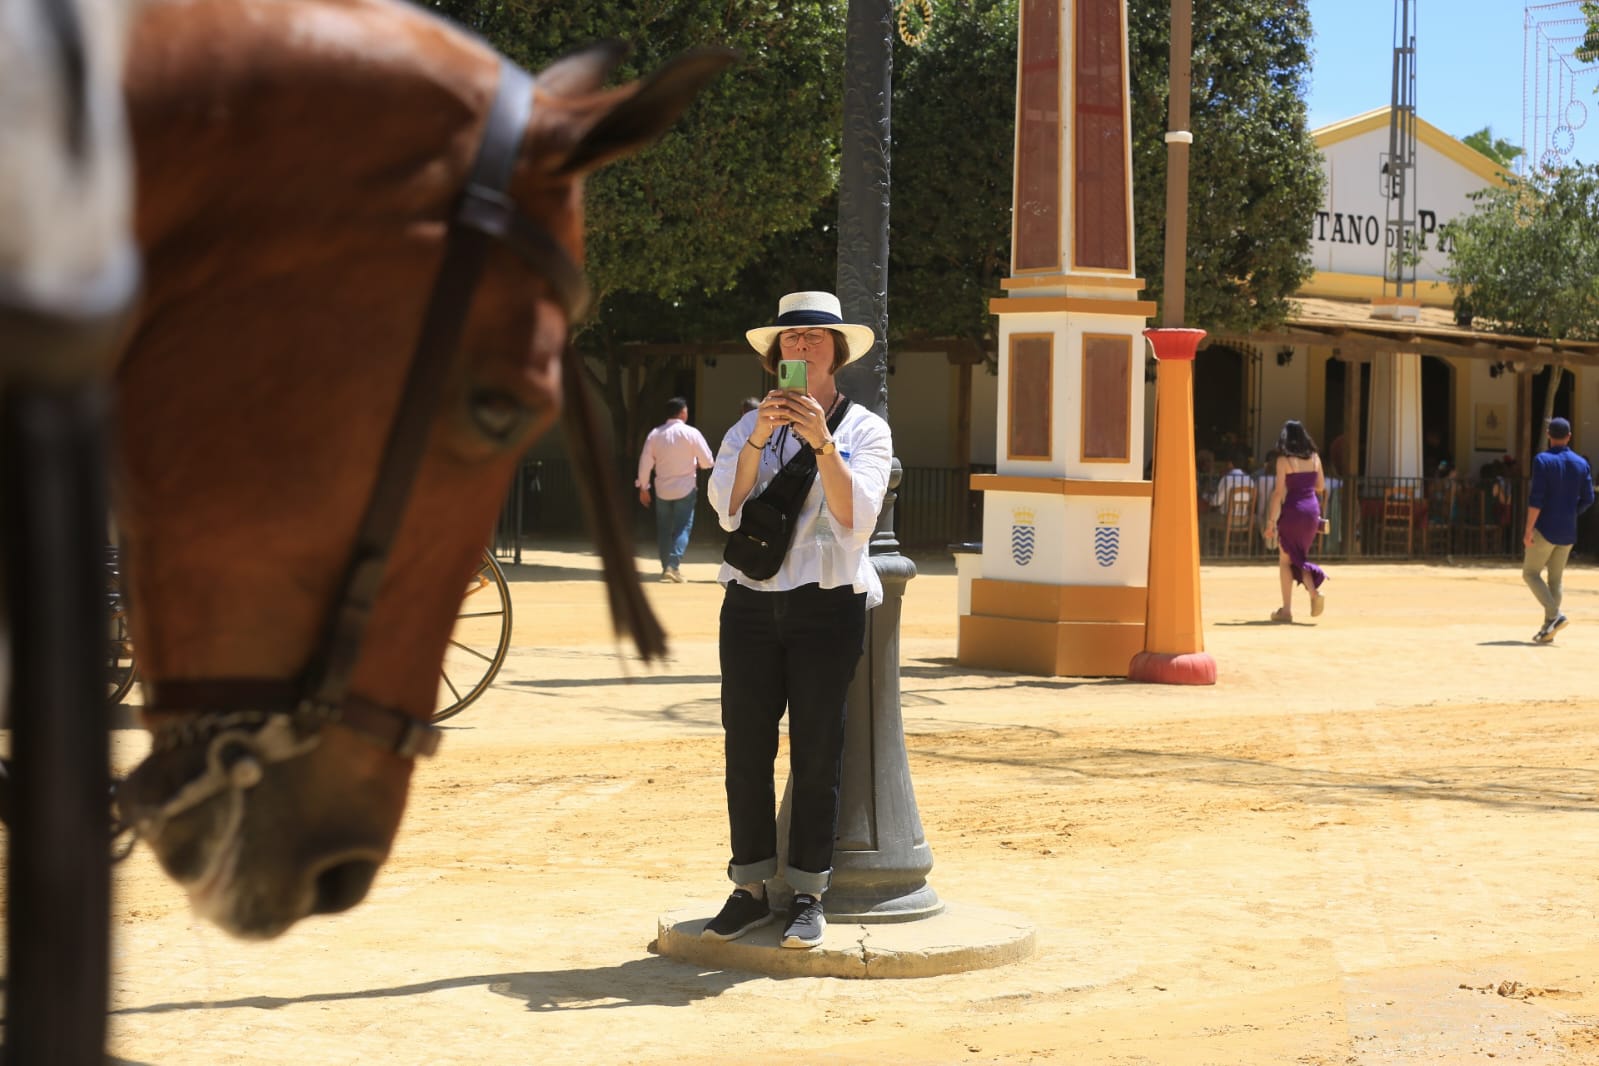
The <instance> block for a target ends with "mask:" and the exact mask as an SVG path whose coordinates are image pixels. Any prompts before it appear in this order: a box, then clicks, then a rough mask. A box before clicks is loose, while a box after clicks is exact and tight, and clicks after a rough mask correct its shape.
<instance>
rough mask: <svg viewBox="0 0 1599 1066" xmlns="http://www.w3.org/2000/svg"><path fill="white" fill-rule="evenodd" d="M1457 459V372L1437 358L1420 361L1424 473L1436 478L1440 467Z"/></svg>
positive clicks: (1423, 474)
mask: <svg viewBox="0 0 1599 1066" xmlns="http://www.w3.org/2000/svg"><path fill="white" fill-rule="evenodd" d="M1444 460H1448V461H1449V462H1451V463H1454V462H1456V461H1457V460H1456V457H1455V368H1454V367H1452V366H1450V365H1449V363H1448V362H1446V361H1445V360H1443V359H1439V358H1438V357H1436V356H1432V355H1424V356H1422V357H1421V473H1422V476H1423V477H1433V476H1434V475H1435V474H1437V472H1438V464H1439V463H1441V462H1443V461H1444Z"/></svg>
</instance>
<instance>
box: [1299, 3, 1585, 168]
mask: <svg viewBox="0 0 1599 1066" xmlns="http://www.w3.org/2000/svg"><path fill="white" fill-rule="evenodd" d="M1308 2H1309V6H1310V17H1311V26H1312V28H1313V30H1314V31H1315V41H1314V44H1313V46H1312V47H1313V48H1314V50H1315V55H1314V57H1313V59H1312V74H1311V83H1310V90H1309V93H1308V96H1307V102H1308V104H1309V109H1310V125H1311V128H1312V129H1315V128H1317V127H1319V126H1324V125H1326V124H1328V123H1330V122H1336V121H1338V120H1339V119H1342V118H1348V117H1349V116H1351V115H1358V114H1360V113H1361V112H1363V111H1369V110H1371V109H1372V108H1374V107H1383V106H1385V105H1386V104H1388V102H1389V100H1390V99H1391V95H1392V74H1393V46H1394V20H1395V14H1394V9H1395V6H1396V5H1395V3H1394V2H1393V0H1308ZM1411 10H1412V12H1414V18H1415V21H1416V113H1417V114H1418V115H1420V116H1421V118H1422V119H1424V120H1425V121H1427V122H1430V123H1432V124H1433V125H1434V126H1437V127H1438V128H1440V129H1442V130H1443V131H1444V132H1445V133H1448V134H1451V135H1453V136H1455V137H1464V136H1465V135H1466V134H1468V133H1471V132H1473V131H1474V130H1478V129H1481V128H1482V127H1483V126H1492V127H1493V132H1494V136H1495V137H1502V138H1504V139H1505V140H1508V141H1510V142H1511V143H1512V144H1516V145H1523V146H1524V147H1525V144H1524V141H1523V127H1524V119H1523V115H1524V112H1526V113H1527V115H1528V117H1529V118H1530V119H1531V123H1529V129H1530V127H1531V124H1534V123H1535V124H1536V125H1538V126H1539V127H1540V128H1541V132H1542V133H1543V134H1544V137H1543V139H1544V141H1545V142H1548V140H1549V139H1550V137H1551V136H1558V137H1560V138H1562V139H1566V140H1569V141H1570V142H1572V149H1571V151H1570V153H1569V154H1570V155H1571V156H1572V157H1575V158H1580V159H1581V160H1582V161H1584V162H1596V161H1599V97H1596V96H1595V95H1594V94H1593V90H1594V87H1595V85H1599V75H1596V74H1595V73H1593V72H1585V71H1578V72H1577V73H1576V74H1575V76H1572V75H1569V74H1566V73H1564V72H1563V71H1562V70H1561V67H1560V64H1559V61H1558V59H1557V57H1558V55H1560V54H1563V53H1565V52H1568V51H1569V49H1570V47H1571V45H1570V44H1569V42H1563V41H1562V40H1561V37H1562V36H1569V35H1571V34H1574V33H1576V32H1577V28H1576V25H1575V24H1574V23H1570V22H1567V23H1565V24H1564V25H1562V23H1561V20H1567V19H1576V18H1578V17H1579V14H1580V12H1579V9H1578V6H1577V3H1576V0H1564V2H1554V3H1541V4H1533V5H1530V6H1527V5H1523V4H1522V3H1519V2H1517V0H1411ZM1529 12H1530V15H1531V21H1532V23H1533V25H1534V32H1533V33H1532V34H1531V35H1529V34H1528V33H1527V32H1526V23H1527V18H1528V14H1529ZM1529 40H1530V42H1531V43H1530V44H1529ZM1524 54H1529V55H1531V57H1532V62H1531V63H1527V62H1526V61H1525V59H1524ZM1551 71H1554V72H1555V73H1554V74H1551V73H1550V72H1551ZM1524 75H1525V76H1526V77H1527V79H1528V85H1529V86H1539V87H1541V91H1539V92H1537V93H1534V94H1531V95H1532V103H1531V104H1530V105H1527V104H1524V93H1523V77H1524ZM1572 100H1576V101H1578V103H1579V105H1580V106H1577V107H1572V106H1571V101H1572ZM1568 115H1569V117H1570V119H1571V120H1573V121H1575V120H1582V125H1581V126H1580V127H1569V124H1568V122H1566V121H1565V116H1568ZM1561 126H1568V128H1571V133H1570V134H1569V135H1567V134H1563V133H1558V132H1557V131H1558V128H1559V127H1561ZM1546 147H1547V143H1546ZM1568 161H1569V160H1568Z"/></svg>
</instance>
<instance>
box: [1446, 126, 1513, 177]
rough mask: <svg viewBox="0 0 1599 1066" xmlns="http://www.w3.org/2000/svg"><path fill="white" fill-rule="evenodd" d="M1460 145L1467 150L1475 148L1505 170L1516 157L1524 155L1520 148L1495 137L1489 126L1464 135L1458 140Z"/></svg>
mask: <svg viewBox="0 0 1599 1066" xmlns="http://www.w3.org/2000/svg"><path fill="white" fill-rule="evenodd" d="M1460 143H1461V144H1463V145H1465V146H1466V147H1467V148H1475V149H1476V150H1477V151H1479V152H1481V153H1482V154H1483V155H1485V156H1487V157H1488V158H1489V159H1492V160H1493V161H1494V162H1495V163H1498V164H1499V165H1500V166H1502V167H1505V168H1506V169H1509V167H1510V165H1511V164H1512V163H1514V162H1515V161H1516V158H1517V157H1518V156H1521V155H1523V154H1525V153H1523V152H1522V150H1521V148H1520V146H1518V145H1514V144H1511V143H1510V142H1509V141H1507V140H1505V139H1504V138H1503V137H1495V136H1494V135H1493V128H1492V127H1490V126H1484V127H1483V128H1482V129H1480V130H1478V131H1477V132H1476V133H1468V134H1466V136H1464V137H1462V138H1460Z"/></svg>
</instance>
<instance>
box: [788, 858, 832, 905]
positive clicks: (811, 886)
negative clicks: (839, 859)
mask: <svg viewBox="0 0 1599 1066" xmlns="http://www.w3.org/2000/svg"><path fill="white" fill-rule="evenodd" d="M783 880H785V881H787V882H788V885H789V887H790V888H792V889H793V890H794V891H795V892H803V893H805V894H806V895H807V896H815V897H816V898H817V899H821V898H822V893H824V892H826V891H827V886H828V883H829V882H831V881H832V880H833V871H832V870H823V871H822V872H821V873H819V874H813V873H811V872H810V871H809V870H796V869H794V867H792V866H790V867H789V868H788V869H786V870H784V871H783Z"/></svg>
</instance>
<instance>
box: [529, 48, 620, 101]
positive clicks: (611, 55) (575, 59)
mask: <svg viewBox="0 0 1599 1066" xmlns="http://www.w3.org/2000/svg"><path fill="white" fill-rule="evenodd" d="M631 50H632V49H630V48H629V47H628V46H627V44H625V43H624V42H622V41H596V42H594V43H593V44H591V45H589V46H588V47H587V48H583V49H580V50H579V51H576V52H573V53H571V54H570V55H566V56H562V57H561V58H560V59H557V60H556V61H555V62H554V63H551V64H550V65H549V66H547V67H545V68H544V69H543V70H541V71H539V75H538V85H539V88H540V89H542V90H544V91H545V92H547V93H550V94H551V95H552V96H581V95H582V94H584V93H591V92H594V91H595V90H596V89H598V88H599V87H600V86H602V85H604V84H605V79H606V78H608V77H610V76H611V72H612V71H614V70H615V69H616V68H617V67H619V66H621V64H622V60H624V59H626V58H627V54H628V52H630V51H631Z"/></svg>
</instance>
